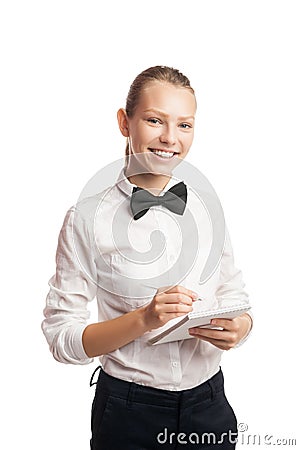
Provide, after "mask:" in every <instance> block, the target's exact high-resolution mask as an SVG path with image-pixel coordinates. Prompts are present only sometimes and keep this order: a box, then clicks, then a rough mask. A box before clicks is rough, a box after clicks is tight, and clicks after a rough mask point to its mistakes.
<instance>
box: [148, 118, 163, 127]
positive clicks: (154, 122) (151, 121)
mask: <svg viewBox="0 0 300 450" xmlns="http://www.w3.org/2000/svg"><path fill="white" fill-rule="evenodd" d="M147 122H149V123H153V125H159V124H160V123H161V120H159V119H157V118H156V117H150V118H149V119H147Z"/></svg>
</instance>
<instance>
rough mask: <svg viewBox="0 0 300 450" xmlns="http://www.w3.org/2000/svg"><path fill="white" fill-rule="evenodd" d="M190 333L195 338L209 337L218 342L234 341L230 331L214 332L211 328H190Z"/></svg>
mask: <svg viewBox="0 0 300 450" xmlns="http://www.w3.org/2000/svg"><path fill="white" fill-rule="evenodd" d="M189 333H190V334H191V335H194V336H201V337H207V338H210V339H215V340H217V341H228V340H231V339H232V333H231V332H230V331H223V330H212V329H209V328H189Z"/></svg>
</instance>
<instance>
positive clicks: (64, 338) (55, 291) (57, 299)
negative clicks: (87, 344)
mask: <svg viewBox="0 0 300 450" xmlns="http://www.w3.org/2000/svg"><path fill="white" fill-rule="evenodd" d="M91 242H92V241H91V239H90V233H89V227H88V226H87V223H86V220H84V218H83V217H82V215H81V214H80V212H79V211H78V210H77V208H76V206H72V207H71V208H70V209H69V210H68V212H67V214H66V216H65V219H64V223H63V226H62V228H61V231H60V234H59V238H58V246H57V251H56V273H55V274H54V275H53V276H52V277H51V278H50V280H49V283H48V284H49V286H50V290H49V292H48V295H47V298H46V306H45V308H44V310H43V313H44V316H45V319H44V320H43V322H42V330H43V333H44V335H45V337H46V340H47V342H48V344H49V348H50V351H51V352H52V354H53V357H54V358H55V359H56V360H57V361H59V362H62V363H66V364H89V363H90V362H92V361H93V358H89V357H88V356H87V355H86V353H85V351H84V348H83V344H82V334H83V331H84V329H85V327H86V325H87V320H88V319H89V317H90V312H89V311H88V302H90V301H91V300H93V299H94V297H95V295H96V292H97V283H96V281H95V280H97V278H96V277H97V275H96V265H95V262H94V259H93V257H92V255H93V252H92V251H91V245H90V243H91Z"/></svg>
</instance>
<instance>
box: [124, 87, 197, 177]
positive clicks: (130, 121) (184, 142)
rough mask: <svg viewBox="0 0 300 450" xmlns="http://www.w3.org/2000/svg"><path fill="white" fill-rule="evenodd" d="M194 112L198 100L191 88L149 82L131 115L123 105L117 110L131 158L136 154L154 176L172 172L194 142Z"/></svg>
mask: <svg viewBox="0 0 300 450" xmlns="http://www.w3.org/2000/svg"><path fill="white" fill-rule="evenodd" d="M195 113H196V100H195V96H194V95H193V93H192V92H191V91H190V90H189V89H186V88H183V87H178V86H174V85H172V84H170V83H163V82H159V81H154V82H150V83H148V84H147V85H146V87H145V88H144V89H143V90H142V91H141V94H140V97H139V102H138V104H137V107H136V109H135V111H134V114H133V116H132V117H130V118H129V117H128V116H127V115H126V112H125V110H123V109H122V110H119V111H118V119H119V126H120V130H121V132H122V134H123V135H124V136H126V137H128V140H129V144H130V145H129V148H130V153H131V155H132V156H131V157H130V158H133V159H134V156H135V155H137V157H136V159H137V158H138V159H139V161H142V166H143V168H146V171H147V173H148V175H150V174H151V175H152V178H153V176H161V174H162V173H163V174H168V173H171V171H172V168H174V166H175V165H177V164H178V162H179V161H180V160H179V158H180V159H184V158H185V156H186V155H187V153H188V151H189V149H190V147H191V145H192V142H193V137H194V121H195ZM155 184H157V183H155Z"/></svg>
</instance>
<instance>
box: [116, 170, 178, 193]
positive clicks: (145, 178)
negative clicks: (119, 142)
mask: <svg viewBox="0 0 300 450" xmlns="http://www.w3.org/2000/svg"><path fill="white" fill-rule="evenodd" d="M125 175H126V177H127V178H128V180H129V181H130V183H133V184H135V185H136V186H138V187H140V188H143V189H147V191H149V192H151V193H152V194H154V195H158V194H159V193H160V192H161V191H162V190H163V189H164V187H165V186H166V185H167V184H168V182H169V180H170V178H171V177H170V176H167V175H161V174H160V175H156V174H153V173H142V174H136V175H130V170H129V168H128V166H127V167H125Z"/></svg>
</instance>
